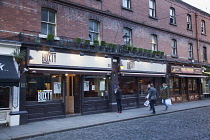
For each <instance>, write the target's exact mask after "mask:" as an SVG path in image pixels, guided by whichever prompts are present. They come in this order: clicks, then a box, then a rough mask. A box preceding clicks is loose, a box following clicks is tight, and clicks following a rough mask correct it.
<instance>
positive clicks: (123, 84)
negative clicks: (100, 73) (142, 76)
mask: <svg viewBox="0 0 210 140" xmlns="http://www.w3.org/2000/svg"><path fill="white" fill-rule="evenodd" d="M119 86H120V88H121V89H122V91H123V95H135V94H137V79H136V78H127V77H125V78H124V77H121V78H120V79H119Z"/></svg>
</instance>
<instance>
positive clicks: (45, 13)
mask: <svg viewBox="0 0 210 140" xmlns="http://www.w3.org/2000/svg"><path fill="white" fill-rule="evenodd" d="M42 21H46V22H48V10H45V9H42Z"/></svg>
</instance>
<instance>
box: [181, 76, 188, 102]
mask: <svg viewBox="0 0 210 140" xmlns="http://www.w3.org/2000/svg"><path fill="white" fill-rule="evenodd" d="M181 94H182V101H183V102H186V101H188V91H187V83H186V78H181Z"/></svg>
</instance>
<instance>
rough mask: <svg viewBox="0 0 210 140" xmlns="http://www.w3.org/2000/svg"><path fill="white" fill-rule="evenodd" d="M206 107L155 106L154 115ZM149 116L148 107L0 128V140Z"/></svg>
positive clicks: (198, 103)
mask: <svg viewBox="0 0 210 140" xmlns="http://www.w3.org/2000/svg"><path fill="white" fill-rule="evenodd" d="M206 106H210V99H205V100H199V101H191V102H184V103H177V104H173V105H171V106H169V108H168V110H167V111H164V109H165V107H164V105H158V106H155V109H156V115H163V114H167V113H173V112H178V111H185V110H189V109H195V108H200V107H206ZM151 116H153V115H152V114H151V111H149V107H142V108H136V109H129V110H123V111H122V113H116V112H106V113H100V114H91V115H79V116H74V117H67V118H59V119H51V120H44V121H38V122H32V123H28V124H25V125H19V126H12V127H0V140H11V139H12V140H17V139H24V138H30V137H35V136H42V135H47V134H51V133H56V132H63V131H68V130H75V129H80V128H85V127H91V126H97V125H102V124H107V123H114V122H119V121H126V120H132V119H137V118H143V117H151Z"/></svg>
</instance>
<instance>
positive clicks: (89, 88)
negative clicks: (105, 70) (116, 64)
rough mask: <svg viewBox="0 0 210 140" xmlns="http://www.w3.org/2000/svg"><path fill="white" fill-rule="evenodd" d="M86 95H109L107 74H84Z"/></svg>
mask: <svg viewBox="0 0 210 140" xmlns="http://www.w3.org/2000/svg"><path fill="white" fill-rule="evenodd" d="M83 84H84V97H103V98H104V97H105V98H106V97H108V92H107V90H108V88H107V81H106V76H84V82H83Z"/></svg>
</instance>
